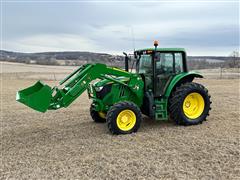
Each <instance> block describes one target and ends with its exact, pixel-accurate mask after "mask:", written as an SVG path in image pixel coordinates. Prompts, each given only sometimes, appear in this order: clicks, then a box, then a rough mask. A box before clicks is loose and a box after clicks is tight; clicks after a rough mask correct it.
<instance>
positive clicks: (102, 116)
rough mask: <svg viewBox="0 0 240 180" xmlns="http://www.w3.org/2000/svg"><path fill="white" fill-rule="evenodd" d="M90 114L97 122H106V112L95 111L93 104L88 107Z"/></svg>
mask: <svg viewBox="0 0 240 180" xmlns="http://www.w3.org/2000/svg"><path fill="white" fill-rule="evenodd" d="M90 115H91V117H92V119H93V121H95V122H97V123H104V122H106V113H104V112H97V111H95V110H94V108H93V106H91V107H90Z"/></svg>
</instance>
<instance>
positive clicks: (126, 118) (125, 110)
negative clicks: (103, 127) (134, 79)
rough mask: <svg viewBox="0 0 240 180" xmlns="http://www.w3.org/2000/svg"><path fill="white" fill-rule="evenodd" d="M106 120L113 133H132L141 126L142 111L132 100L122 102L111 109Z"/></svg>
mask: <svg viewBox="0 0 240 180" xmlns="http://www.w3.org/2000/svg"><path fill="white" fill-rule="evenodd" d="M106 120H107V125H108V129H109V131H110V132H111V133H112V134H130V133H133V132H137V130H138V129H139V127H140V124H141V121H142V117H141V111H140V109H139V108H138V106H137V105H135V104H134V103H132V102H120V103H117V104H114V105H113V106H112V107H111V108H110V109H109V111H108V113H107V116H106Z"/></svg>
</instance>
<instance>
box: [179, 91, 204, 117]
mask: <svg viewBox="0 0 240 180" xmlns="http://www.w3.org/2000/svg"><path fill="white" fill-rule="evenodd" d="M204 106H205V102H204V99H203V97H202V95H201V94H199V93H196V92H194V93H191V94H189V95H187V97H186V98H185V99H184V102H183V112H184V114H185V115H186V116H187V117H188V118H189V119H193V120H194V119H196V118H198V117H199V116H201V114H202V113H203V110H204Z"/></svg>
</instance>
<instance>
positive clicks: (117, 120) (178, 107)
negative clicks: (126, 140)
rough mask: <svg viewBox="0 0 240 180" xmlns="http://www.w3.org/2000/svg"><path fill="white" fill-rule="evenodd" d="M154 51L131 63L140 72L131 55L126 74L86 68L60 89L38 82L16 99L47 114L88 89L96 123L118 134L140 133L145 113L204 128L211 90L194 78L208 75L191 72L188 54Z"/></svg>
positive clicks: (92, 66) (173, 50)
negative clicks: (130, 67) (196, 81)
mask: <svg viewBox="0 0 240 180" xmlns="http://www.w3.org/2000/svg"><path fill="white" fill-rule="evenodd" d="M154 46H155V47H154V48H147V49H140V50H136V51H135V52H134V55H133V57H134V58H135V60H134V61H133V60H131V62H134V63H132V69H134V70H135V71H134V73H133V72H129V68H128V67H129V62H130V60H129V59H130V57H129V56H127V55H126V57H125V70H122V69H119V68H115V67H108V66H106V65H105V64H85V65H82V66H80V67H79V68H77V69H76V70H75V71H74V72H73V73H71V74H70V75H69V76H67V77H66V78H65V79H63V80H62V81H61V82H60V83H59V86H56V87H53V88H51V87H50V86H48V85H46V84H44V83H43V82H41V81H38V82H37V83H36V84H35V85H33V86H31V87H29V88H26V89H24V90H21V91H18V92H17V94H16V100H17V101H19V102H21V103H23V104H25V105H27V106H29V107H30V108H32V109H34V110H36V111H40V112H46V111H47V110H57V109H59V108H62V107H65V108H66V107H68V106H69V105H70V104H71V103H72V102H73V101H74V100H75V99H77V98H78V97H79V96H80V95H81V94H82V93H83V92H84V91H85V90H87V92H88V96H89V98H90V99H92V104H91V107H90V115H91V117H92V119H93V120H94V121H95V122H98V123H100V122H101V123H103V122H106V123H107V127H108V129H109V131H110V132H111V133H112V134H129V133H132V132H136V131H137V130H138V129H139V127H140V124H141V121H142V114H144V115H146V116H148V117H150V118H152V119H155V120H157V121H166V120H168V119H172V120H173V121H175V123H176V124H179V125H196V124H200V123H202V122H203V121H204V120H205V119H206V117H207V116H208V115H209V110H210V104H211V101H210V96H209V95H208V90H207V89H206V88H205V87H204V86H203V85H201V84H198V83H195V82H193V79H194V78H203V76H202V75H200V74H198V73H196V72H188V70H187V63H186V61H187V58H186V57H187V56H186V52H185V50H184V49H182V48H158V47H157V46H158V43H157V42H154ZM94 80H95V81H94ZM96 80H98V81H96ZM93 81H94V83H93Z"/></svg>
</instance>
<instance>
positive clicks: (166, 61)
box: [156, 53, 173, 74]
mask: <svg viewBox="0 0 240 180" xmlns="http://www.w3.org/2000/svg"><path fill="white" fill-rule="evenodd" d="M156 69H157V70H156V71H157V74H163V73H173V54H171V53H160V61H157V66H156Z"/></svg>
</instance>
